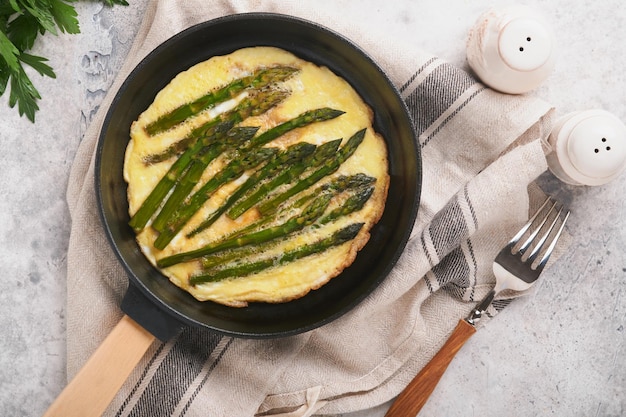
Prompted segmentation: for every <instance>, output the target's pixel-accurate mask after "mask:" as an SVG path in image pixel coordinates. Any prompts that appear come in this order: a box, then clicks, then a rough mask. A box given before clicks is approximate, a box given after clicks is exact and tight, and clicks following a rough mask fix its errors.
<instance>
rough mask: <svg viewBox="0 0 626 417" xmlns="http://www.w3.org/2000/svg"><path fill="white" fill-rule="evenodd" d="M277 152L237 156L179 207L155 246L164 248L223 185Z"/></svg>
mask: <svg viewBox="0 0 626 417" xmlns="http://www.w3.org/2000/svg"><path fill="white" fill-rule="evenodd" d="M275 153H276V149H274V148H258V149H256V150H254V151H252V152H249V153H248V154H246V155H245V156H243V157H241V158H239V157H235V158H234V159H233V160H232V161H231V162H230V163H229V164H228V165H226V167H224V169H223V170H221V171H220V172H218V173H217V174H216V175H215V176H214V177H213V178H211V179H210V180H209V181H207V182H206V184H204V185H203V186H202V187H200V189H199V190H198V191H196V192H195V193H194V194H193V195H192V196H191V197H190V199H189V203H187V204H185V205H183V206H181V207H179V208H178V209H177V210H176V211H174V213H172V215H171V216H170V218H169V221H168V222H167V225H166V226H165V227H164V230H163V231H162V232H161V233H160V234H159V237H158V238H157V239H156V240H155V241H154V247H155V248H157V249H164V248H165V247H166V246H167V244H168V243H170V242H171V240H172V239H173V238H174V236H176V234H177V233H178V232H179V231H180V230H181V229H182V228H183V226H184V225H185V224H186V223H187V221H189V219H190V218H191V217H192V216H193V215H194V214H196V212H197V211H198V210H200V207H202V205H203V204H204V203H205V202H206V201H207V200H208V199H209V198H210V197H211V196H212V195H213V193H215V191H217V190H218V189H219V188H220V187H221V186H222V185H224V184H226V183H227V182H229V181H232V180H234V179H236V178H238V177H239V176H241V175H242V174H243V173H244V171H247V170H249V169H252V168H255V167H257V166H258V165H260V164H261V163H263V162H265V161H266V160H267V159H269V158H271V157H272V155H274V154H275Z"/></svg>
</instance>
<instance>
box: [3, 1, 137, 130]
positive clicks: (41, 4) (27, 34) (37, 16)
mask: <svg viewBox="0 0 626 417" xmlns="http://www.w3.org/2000/svg"><path fill="white" fill-rule="evenodd" d="M74 1H75V0H0V96H2V95H3V94H4V93H5V92H6V91H7V88H8V87H10V94H9V107H11V108H13V107H15V106H16V105H17V111H18V113H19V115H20V116H24V115H25V116H26V117H27V118H28V119H29V120H30V121H31V122H34V121H35V113H36V112H37V111H38V110H39V106H38V105H37V100H39V99H40V98H41V96H40V95H39V92H38V91H37V89H36V88H35V86H34V84H33V82H32V81H31V79H30V78H29V76H28V74H27V72H26V71H25V70H24V65H28V66H30V67H31V68H33V69H34V70H35V71H37V72H38V73H39V74H40V75H41V76H45V77H50V78H56V74H55V73H54V71H53V69H52V67H50V65H48V64H46V62H47V61H48V60H47V59H46V58H44V57H40V56H35V55H31V54H28V53H27V52H26V51H28V50H30V49H31V48H32V47H33V45H34V44H35V41H36V39H37V36H39V35H44V34H45V33H46V32H48V33H52V34H53V35H57V34H58V31H61V32H63V33H70V34H75V33H79V32H80V26H79V24H78V18H77V16H78V14H77V13H76V9H74V7H73V6H72V4H71V3H73V2H74ZM101 1H102V2H103V3H104V4H105V5H107V6H114V5H125V6H127V5H128V3H127V2H126V1H125V0H101Z"/></svg>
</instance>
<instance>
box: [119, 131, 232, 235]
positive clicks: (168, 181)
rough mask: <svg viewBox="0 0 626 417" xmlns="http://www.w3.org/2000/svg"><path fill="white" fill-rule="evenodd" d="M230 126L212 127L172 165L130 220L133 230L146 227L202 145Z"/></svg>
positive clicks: (218, 135)
mask: <svg viewBox="0 0 626 417" xmlns="http://www.w3.org/2000/svg"><path fill="white" fill-rule="evenodd" d="M232 126H233V122H232V121H229V122H221V123H217V124H215V125H213V126H212V127H211V128H209V129H207V131H206V132H205V133H206V136H203V137H202V138H201V139H200V140H198V141H197V142H196V143H195V144H194V145H193V146H192V147H190V148H189V149H187V151H185V152H184V153H183V154H182V155H181V156H180V158H178V159H177V160H176V162H174V164H172V166H171V167H170V169H169V170H168V171H167V173H166V174H165V176H163V178H161V179H160V180H159V182H158V183H157V185H156V187H155V188H154V189H153V190H152V191H151V192H150V194H149V195H148V197H147V198H146V199H145V200H144V202H143V203H142V204H141V206H140V207H139V209H138V210H137V212H136V213H135V214H134V215H133V217H132V218H131V219H130V222H129V224H130V226H131V227H132V228H133V229H134V230H136V231H139V230H141V229H143V228H144V227H145V226H146V224H147V223H148V221H149V220H150V218H151V217H152V216H153V215H154V213H155V212H156V211H157V210H158V208H159V207H160V205H161V203H162V201H163V199H164V198H165V197H166V196H167V194H168V193H169V192H170V190H171V189H172V187H174V185H175V184H176V181H178V178H179V177H180V176H181V175H182V174H183V173H184V172H185V171H186V169H187V167H188V166H189V163H190V162H191V160H192V158H193V156H194V155H195V154H196V153H197V152H198V151H199V150H200V149H201V148H202V147H203V145H205V144H208V143H211V142H212V141H219V140H220V139H221V138H222V137H223V136H224V135H225V134H226V132H227V131H228V130H229V129H231V128H232Z"/></svg>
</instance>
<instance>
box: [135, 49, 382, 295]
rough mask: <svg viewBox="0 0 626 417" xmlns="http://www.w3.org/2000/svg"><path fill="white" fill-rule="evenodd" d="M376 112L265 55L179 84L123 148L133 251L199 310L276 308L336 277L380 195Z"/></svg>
mask: <svg viewBox="0 0 626 417" xmlns="http://www.w3.org/2000/svg"><path fill="white" fill-rule="evenodd" d="M372 120H373V114H372V110H371V109H370V108H369V107H368V106H367V105H366V104H365V103H364V102H363V100H362V99H361V97H359V95H358V94H357V93H356V92H355V91H354V89H353V88H352V87H351V86H350V85H349V84H348V83H347V82H346V81H345V80H343V79H342V78H341V77H339V76H337V75H335V74H334V73H332V72H331V71H330V70H329V69H328V68H325V67H320V66H317V65H315V64H313V63H311V62H308V61H304V60H302V59H300V58H298V57H296V56H294V55H293V54H291V53H289V52H287V51H284V50H282V49H277V48H273V47H253V48H244V49H240V50H237V51H235V52H233V53H231V54H229V55H225V56H217V57H213V58H211V59H209V60H207V61H205V62H201V63H199V64H196V65H195V66H193V67H191V68H190V69H188V70H186V71H184V72H182V73H180V74H178V75H177V76H176V77H175V78H174V79H173V80H172V81H171V82H170V83H169V84H168V85H167V86H166V87H165V88H164V89H163V90H161V91H160V92H159V93H158V94H157V96H156V97H155V100H154V102H153V103H152V104H151V105H150V107H149V108H148V109H146V110H145V111H144V112H143V113H142V114H141V115H140V116H139V118H138V120H136V121H135V122H134V123H133V125H132V127H131V132H130V136H131V138H130V141H129V144H128V147H127V149H126V157H125V163H124V178H125V180H126V181H127V183H128V202H129V212H130V216H131V220H130V226H131V227H132V228H133V229H134V230H135V232H136V234H137V242H138V244H139V247H140V248H141V251H142V252H143V253H144V255H145V256H146V257H147V258H148V259H149V261H150V262H151V263H152V264H154V265H155V266H156V267H157V268H159V269H160V270H161V271H162V273H163V274H164V275H165V276H167V277H168V278H169V280H170V281H171V282H172V283H174V284H175V285H177V286H178V287H180V288H182V289H184V290H186V291H188V292H189V293H191V294H192V295H193V296H194V297H195V298H197V299H198V300H201V301H206V300H210V301H213V302H217V303H221V304H224V305H228V306H233V307H244V306H246V305H248V303H249V302H267V303H280V302H287V301H290V300H293V299H296V298H299V297H302V296H304V295H305V294H307V293H308V292H309V291H311V290H314V289H317V288H319V287H321V286H322V285H324V284H325V283H327V282H328V281H329V280H330V279H332V278H334V277H336V276H337V275H339V274H340V273H341V271H343V270H344V269H345V268H346V267H348V266H349V265H350V264H351V263H352V262H353V261H354V259H355V257H356V255H357V252H358V251H359V250H360V249H362V248H363V246H364V245H365V244H366V243H367V241H368V239H369V236H370V231H371V228H372V227H373V226H374V224H375V223H376V222H377V221H378V220H379V219H380V217H381V216H382V213H383V209H384V205H385V200H386V197H387V190H388V186H389V175H388V166H387V165H388V162H387V149H386V146H385V142H384V139H383V138H382V137H381V135H379V134H378V133H377V132H375V131H374V129H373V127H372Z"/></svg>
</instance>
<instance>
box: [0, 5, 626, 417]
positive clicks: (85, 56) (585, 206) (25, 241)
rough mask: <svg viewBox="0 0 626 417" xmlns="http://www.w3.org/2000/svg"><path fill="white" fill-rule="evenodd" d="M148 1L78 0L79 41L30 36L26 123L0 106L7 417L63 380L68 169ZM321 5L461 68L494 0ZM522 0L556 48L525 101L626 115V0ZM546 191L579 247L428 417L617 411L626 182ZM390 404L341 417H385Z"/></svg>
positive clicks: (0, 300) (623, 397) (460, 367)
mask: <svg viewBox="0 0 626 417" xmlns="http://www.w3.org/2000/svg"><path fill="white" fill-rule="evenodd" d="M146 3H147V0H141V1H138V0H131V6H130V7H126V8H121V7H117V8H114V9H108V8H103V7H102V6H101V5H100V4H98V3H91V2H79V3H76V5H77V8H78V11H79V16H80V21H81V29H82V33H81V34H80V35H73V36H69V35H61V36H59V37H54V36H46V37H44V38H41V39H40V40H39V41H38V43H37V45H36V47H35V52H36V53H41V54H44V55H45V56H47V57H49V58H50V59H51V65H52V66H53V67H54V68H55V71H56V73H57V79H56V80H50V79H40V78H39V77H38V76H34V78H35V80H36V84H37V87H38V89H39V90H40V91H41V92H42V95H43V100H41V102H40V107H41V111H40V112H39V113H38V114H37V123H36V124H35V125H32V124H31V123H30V122H28V121H27V120H25V119H20V118H19V117H17V113H16V112H15V111H13V110H9V109H8V107H7V105H6V103H7V100H8V98H7V97H6V96H4V97H2V98H0V124H1V126H2V129H0V173H1V174H2V181H1V182H0V196H2V198H0V216H1V218H2V222H1V223H0V265H2V268H3V279H2V280H1V281H0V305H1V307H0V308H1V309H2V314H0V335H1V337H0V415H2V416H36V415H40V414H41V413H42V412H43V411H44V410H45V409H46V407H47V405H48V404H49V403H50V402H51V401H52V400H53V399H54V397H55V396H56V395H58V393H59V392H60V390H61V389H62V387H63V386H64V384H65V342H64V340H65V339H64V337H65V329H64V311H65V310H64V309H65V307H64V306H65V266H66V265H65V259H66V251H67V244H68V238H69V226H70V219H69V214H68V210H67V205H66V202H65V189H66V187H67V181H68V173H69V169H70V166H71V163H72V159H73V156H74V153H75V151H76V148H77V146H78V144H79V143H80V140H81V137H82V134H83V132H84V131H85V128H86V126H87V125H88V124H89V122H90V120H91V118H92V117H93V114H94V113H95V112H96V111H97V110H98V108H99V103H100V101H101V100H102V98H103V97H104V95H105V94H106V93H107V91H108V89H109V86H110V85H111V83H112V81H113V79H114V77H115V75H116V73H117V71H118V69H119V67H120V66H121V64H122V62H123V60H124V58H125V56H126V54H127V52H128V49H129V47H130V45H131V43H132V40H133V37H134V34H135V30H136V28H137V25H138V24H139V22H140V19H141V17H142V11H143V9H144V7H145V4H146ZM252 3H256V2H252ZM252 3H251V4H252ZM321 3H324V4H326V6H324V7H329V8H335V9H336V13H337V15H341V16H352V17H353V19H354V21H355V24H359V23H358V22H359V21H361V19H360V17H362V16H366V15H367V16H369V17H371V16H376V17H377V18H378V19H379V21H380V22H381V24H384V25H386V26H388V28H389V29H388V31H389V33H390V34H391V35H393V36H398V37H413V38H414V39H415V38H418V39H419V41H418V42H417V43H418V44H419V45H421V47H422V48H423V49H426V50H429V51H431V52H433V53H435V54H437V55H439V56H441V57H443V58H445V59H448V60H449V61H451V62H452V63H454V64H456V65H459V66H463V67H466V63H465V58H464V47H465V37H466V34H467V31H468V30H469V28H470V27H471V26H472V24H473V23H474V20H475V19H476V17H477V16H478V15H479V14H480V13H481V12H483V11H484V10H485V9H486V8H488V7H490V5H491V4H492V2H490V1H486V0H480V1H472V2H469V1H465V0H451V1H450V2H447V3H446V4H445V5H444V4H443V3H441V2H435V1H420V2H414V1H412V0H402V1H397V2H394V3H393V6H394V7H393V8H391V6H390V5H389V6H387V4H386V3H382V2H377V1H373V0H368V1H341V2H335V1H324V2H321ZM364 3H368V4H366V5H364ZM527 3H528V4H531V5H535V6H538V7H539V8H540V9H541V10H543V11H544V13H545V14H546V15H547V16H548V18H549V19H550V21H551V22H552V23H553V25H554V28H555V30H556V36H557V41H558V43H559V49H558V54H557V63H556V68H555V70H554V72H553V74H552V76H551V77H550V78H549V79H548V80H547V81H546V82H545V83H544V84H543V86H542V87H540V88H539V89H538V90H537V91H535V92H534V93H533V94H537V95H539V96H540V97H542V98H544V99H546V100H547V101H549V102H551V103H553V104H554V105H555V107H556V108H557V112H558V114H561V115H562V114H565V113H567V112H570V111H575V110H582V109H588V108H603V109H606V110H608V111H611V112H612V113H614V114H615V115H616V116H618V117H619V118H620V119H621V120H626V102H625V101H624V96H625V93H626V80H625V78H626V76H625V75H624V74H625V72H624V68H626V55H625V54H624V53H623V40H624V39H626V27H624V25H623V22H624V20H625V19H626V9H624V7H623V4H622V2H621V0H608V1H605V2H601V3H590V2H571V1H567V0H555V1H552V2H545V1H539V0H535V1H529V2H527ZM450 5H451V6H450ZM322 23H323V22H322ZM363 30H367V27H366V26H364V27H363ZM541 183H542V185H543V187H544V189H546V190H547V191H548V192H549V193H550V194H553V195H555V196H556V197H557V198H559V199H560V200H562V201H563V202H565V203H567V204H568V205H569V206H570V207H571V209H572V211H573V215H572V218H571V220H570V223H569V227H568V230H569V232H570V234H571V235H572V236H573V238H574V244H573V245H572V246H571V248H570V250H569V251H568V252H567V253H566V254H565V255H564V257H563V258H562V259H561V260H560V262H559V263H558V264H557V265H555V266H554V267H553V268H551V269H549V270H548V271H546V272H545V273H544V277H543V278H542V279H541V281H540V282H539V283H538V285H537V287H536V291H534V292H533V293H532V295H530V296H528V297H526V298H524V299H520V300H517V301H516V302H514V303H513V304H512V305H511V306H510V307H508V308H507V309H506V311H505V313H504V314H501V315H499V316H498V317H497V318H496V319H495V320H492V321H491V322H490V323H489V324H488V326H486V327H485V328H483V329H481V331H480V332H478V333H477V334H476V335H475V336H474V337H473V338H472V339H471V340H470V341H469V342H468V343H467V344H466V346H465V347H464V348H463V349H462V350H461V352H460V353H459V354H458V356H457V358H456V359H455V361H454V362H453V363H452V364H451V366H450V368H449V369H448V372H447V373H446V375H444V377H443V379H442V381H441V383H440V385H439V387H438V389H437V390H436V391H435V393H434V394H433V395H432V397H431V399H430V401H429V402H428V403H427V405H426V406H425V408H424V410H423V412H422V415H425V416H432V415H440V416H447V417H455V416H471V415H481V416H502V415H515V416H535V415H554V416H622V415H625V414H626V392H625V390H626V331H625V329H624V327H625V326H626V286H625V285H624V283H625V281H626V253H625V251H624V247H626V216H625V215H624V213H625V204H626V203H624V196H625V195H626V175H622V176H621V177H620V178H618V179H617V180H615V181H614V182H611V183H609V184H607V185H604V186H600V187H573V186H567V185H564V184H562V183H561V182H559V181H558V180H555V179H554V177H553V176H552V175H550V174H549V173H546V174H545V175H544V176H542V178H541ZM385 409H386V406H381V407H378V408H377V409H374V410H368V411H363V412H359V413H356V414H352V415H351V416H352V417H357V416H358V417H375V416H382V415H384V410H385Z"/></svg>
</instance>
